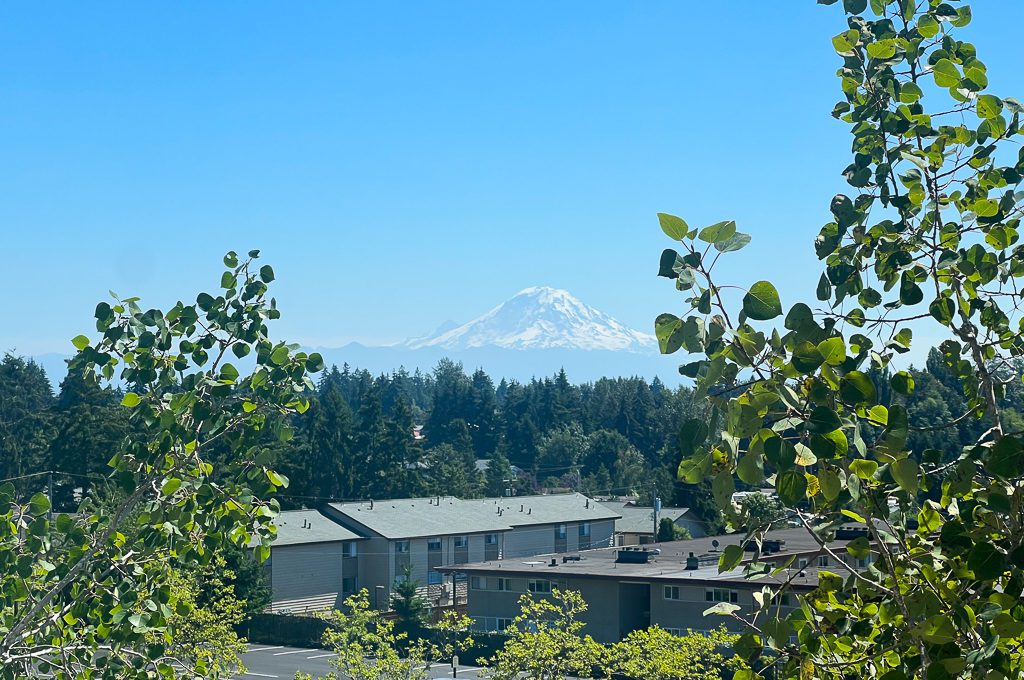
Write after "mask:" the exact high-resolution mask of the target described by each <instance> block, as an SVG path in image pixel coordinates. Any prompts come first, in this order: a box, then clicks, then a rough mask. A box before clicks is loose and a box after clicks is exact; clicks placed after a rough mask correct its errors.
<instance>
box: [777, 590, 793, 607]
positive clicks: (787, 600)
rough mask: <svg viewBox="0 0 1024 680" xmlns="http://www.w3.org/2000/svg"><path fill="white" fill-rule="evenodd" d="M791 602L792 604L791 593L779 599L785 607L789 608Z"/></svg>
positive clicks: (784, 594)
mask: <svg viewBox="0 0 1024 680" xmlns="http://www.w3.org/2000/svg"><path fill="white" fill-rule="evenodd" d="M790 602H791V600H790V597H789V593H783V594H782V595H781V596H780V597H779V604H781V605H782V606H783V607H788V606H789V603H790Z"/></svg>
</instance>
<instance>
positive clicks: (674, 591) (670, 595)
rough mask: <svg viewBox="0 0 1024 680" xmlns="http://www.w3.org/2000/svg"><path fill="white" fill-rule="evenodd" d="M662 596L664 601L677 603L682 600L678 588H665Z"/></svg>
mask: <svg viewBox="0 0 1024 680" xmlns="http://www.w3.org/2000/svg"><path fill="white" fill-rule="evenodd" d="M662 595H663V597H664V598H665V599H666V600H672V601H679V600H681V599H682V597H681V595H682V593H681V592H680V590H679V586H665V589H664V590H663V591H662Z"/></svg>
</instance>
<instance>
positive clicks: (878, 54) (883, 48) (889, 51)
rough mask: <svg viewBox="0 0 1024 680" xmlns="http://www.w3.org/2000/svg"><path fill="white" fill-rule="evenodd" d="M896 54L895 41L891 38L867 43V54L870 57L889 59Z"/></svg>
mask: <svg viewBox="0 0 1024 680" xmlns="http://www.w3.org/2000/svg"><path fill="white" fill-rule="evenodd" d="M895 54H896V41H895V40H894V39H892V38H887V39H885V40H879V41H878V42H873V43H868V56H869V57H871V58H872V59H883V60H884V59H891V58H892V57H893V56H894V55H895Z"/></svg>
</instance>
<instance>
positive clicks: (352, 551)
mask: <svg viewBox="0 0 1024 680" xmlns="http://www.w3.org/2000/svg"><path fill="white" fill-rule="evenodd" d="M356 550H357V549H356V544H355V543H354V542H353V543H342V544H341V556H342V557H355V556H356Z"/></svg>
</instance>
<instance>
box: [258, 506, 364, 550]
mask: <svg viewBox="0 0 1024 680" xmlns="http://www.w3.org/2000/svg"><path fill="white" fill-rule="evenodd" d="M274 526H276V527H277V538H276V539H275V540H274V545H299V544H302V543H330V542H333V541H354V540H357V539H360V538H362V536H360V535H359V534H356V533H354V532H352V531H349V530H348V529H346V528H345V527H343V526H341V525H340V524H338V523H337V522H335V521H334V520H332V519H329V518H327V517H324V516H323V515H322V514H320V512H319V511H317V510H286V511H284V512H282V513H280V514H278V516H277V517H275V518H274Z"/></svg>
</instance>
